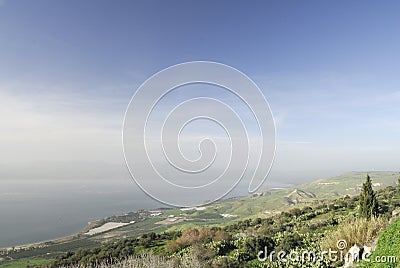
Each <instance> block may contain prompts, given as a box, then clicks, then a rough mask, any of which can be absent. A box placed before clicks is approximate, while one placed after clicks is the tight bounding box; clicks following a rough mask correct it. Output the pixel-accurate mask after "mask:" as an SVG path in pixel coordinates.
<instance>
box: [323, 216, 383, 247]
mask: <svg viewBox="0 0 400 268" xmlns="http://www.w3.org/2000/svg"><path fill="white" fill-rule="evenodd" d="M386 225H387V220H385V219H383V218H381V217H378V218H374V217H372V218H371V219H369V220H367V219H365V218H351V219H348V220H346V221H344V222H342V223H340V224H339V226H338V228H337V229H336V230H335V231H332V232H330V233H328V234H327V235H326V237H325V239H324V240H323V241H322V243H321V247H322V248H323V249H325V250H328V249H332V250H337V243H338V241H339V240H345V241H346V243H347V247H346V249H343V251H345V252H346V251H348V250H349V249H350V248H351V247H352V246H353V245H354V244H356V243H358V244H361V245H371V244H372V243H373V241H374V240H375V238H376V237H377V236H378V234H379V232H380V231H381V230H382V229H383V228H384V227H385V226H386Z"/></svg>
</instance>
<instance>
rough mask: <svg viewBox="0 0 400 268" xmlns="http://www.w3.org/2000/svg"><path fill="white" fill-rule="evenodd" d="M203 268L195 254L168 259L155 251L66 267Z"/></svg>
mask: <svg viewBox="0 0 400 268" xmlns="http://www.w3.org/2000/svg"><path fill="white" fill-rule="evenodd" d="M155 267H157V268H176V267H178V268H201V267H203V266H202V265H201V263H200V261H199V260H198V258H196V257H195V256H194V255H193V254H190V255H185V256H183V257H181V258H179V259H177V258H171V259H168V258H166V257H164V256H161V255H154V254H153V253H143V254H141V255H139V256H132V257H129V258H127V259H126V260H123V261H121V262H118V263H114V264H107V263H103V264H98V265H95V266H85V265H76V266H70V267H64V268H155Z"/></svg>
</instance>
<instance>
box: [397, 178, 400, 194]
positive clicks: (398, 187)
mask: <svg viewBox="0 0 400 268" xmlns="http://www.w3.org/2000/svg"><path fill="white" fill-rule="evenodd" d="M397 194H398V195H400V178H398V179H397Z"/></svg>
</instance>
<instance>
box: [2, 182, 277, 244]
mask: <svg viewBox="0 0 400 268" xmlns="http://www.w3.org/2000/svg"><path fill="white" fill-rule="evenodd" d="M267 186H268V187H281V186H284V185H282V184H280V183H271V182H269V183H267ZM238 188H239V189H238ZM238 188H237V189H235V191H233V192H232V193H231V194H229V196H238V195H245V194H246V192H245V190H244V189H247V185H245V186H244V187H240V186H239V187H238ZM241 188H243V190H242V191H241V190H240V189H241ZM229 196H228V197H229ZM159 207H166V205H164V204H161V203H159V202H156V201H155V200H153V199H151V198H150V197H148V196H147V195H145V194H144V193H143V192H142V191H141V190H140V189H139V188H138V187H137V185H136V184H135V183H134V182H133V181H131V180H130V179H120V180H113V181H107V180H99V181H77V180H75V181H68V180H62V181H55V180H22V179H19V180H4V179H3V180H0V248H1V247H9V246H15V245H21V244H27V243H33V242H38V241H44V240H50V239H54V238H58V237H62V236H66V235H70V234H73V233H76V232H78V231H80V230H82V229H83V228H84V227H85V226H86V225H87V223H88V222H89V221H93V220H96V219H100V218H104V217H107V216H111V215H118V214H124V213H126V212H130V211H137V210H140V209H154V208H159Z"/></svg>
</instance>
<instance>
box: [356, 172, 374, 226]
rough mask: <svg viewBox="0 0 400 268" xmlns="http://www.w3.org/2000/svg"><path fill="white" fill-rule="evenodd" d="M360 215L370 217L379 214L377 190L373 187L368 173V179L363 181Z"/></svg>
mask: <svg viewBox="0 0 400 268" xmlns="http://www.w3.org/2000/svg"><path fill="white" fill-rule="evenodd" d="M359 214H360V217H363V218H367V219H370V218H371V216H373V217H376V216H378V214H379V212H378V201H377V200H376V196H375V192H374V190H373V189H372V182H371V178H370V177H369V175H368V174H367V179H366V181H365V182H364V183H363V186H362V191H361V194H360V211H359Z"/></svg>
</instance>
